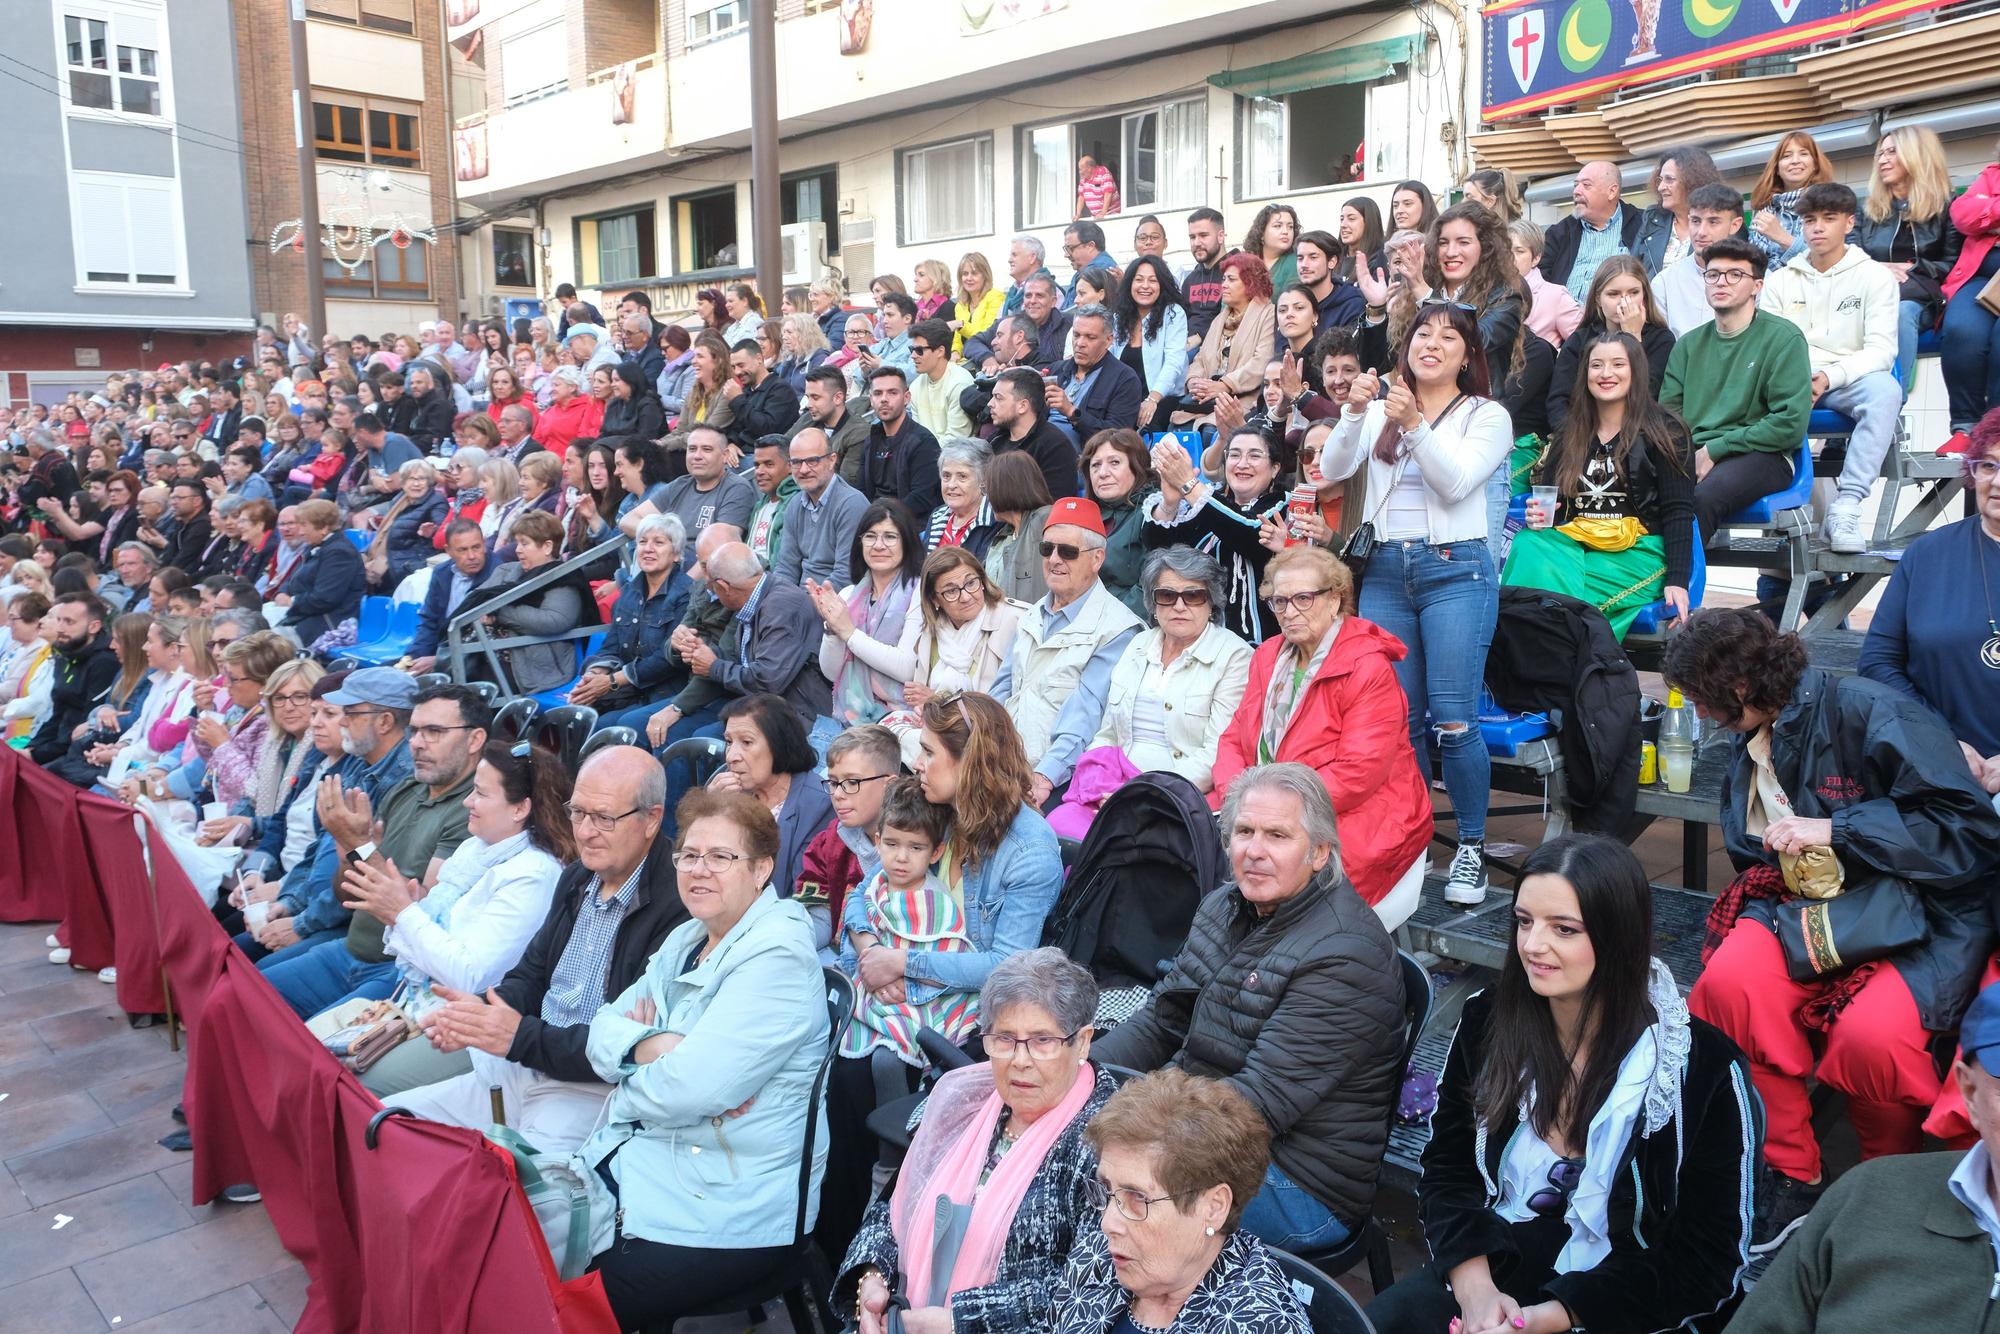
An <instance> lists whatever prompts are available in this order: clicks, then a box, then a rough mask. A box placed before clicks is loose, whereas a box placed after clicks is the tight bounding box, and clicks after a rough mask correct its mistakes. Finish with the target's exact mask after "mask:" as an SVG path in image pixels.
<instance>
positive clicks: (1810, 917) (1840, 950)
mask: <svg viewBox="0 0 2000 1334" xmlns="http://www.w3.org/2000/svg"><path fill="white" fill-rule="evenodd" d="M1773 917H1774V918H1775V920H1776V921H1777V925H1778V945H1779V947H1780V948H1782V949H1783V950H1784V952H1785V971H1786V973H1787V974H1789V975H1790V976H1791V979H1792V981H1794V982H1816V981H1818V980H1820V979H1821V978H1823V977H1826V976H1827V975H1828V974H1831V973H1844V972H1846V971H1847V970H1849V969H1851V968H1856V967H1858V966H1860V965H1861V964H1864V963H1872V962H1873V961H1875V960H1877V959H1886V958H1888V957H1889V956H1890V955H1893V954H1900V953H1901V952H1902V951H1904V950H1906V949H1909V948H1911V947H1912V946H1916V945H1921V944H1923V943H1924V942H1925V941H1926V940H1928V939H1930V934H1931V927H1930V921H1929V919H1928V918H1926V917H1925V916H1924V904H1923V899H1922V898H1921V897H1919V896H1918V894H1917V891H1916V890H1915V889H1914V888H1912V887H1911V885H1910V883H1909V882H1908V881H1907V880H1903V879H1901V878H1900V877H1898V876H1893V875H1884V876H1881V877H1879V878H1878V879H1875V880H1871V881H1869V882H1868V883H1866V884H1863V885H1850V886H1848V887H1847V888H1846V889H1843V890H1842V891H1841V892H1840V893H1839V894H1836V895H1835V896H1834V897H1832V898H1830V899H1806V898H1798V899H1786V900H1785V901H1784V902H1783V903H1781V904H1779V905H1778V907H1777V908H1776V910H1775V911H1774V913H1773Z"/></svg>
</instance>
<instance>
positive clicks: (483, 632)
mask: <svg viewBox="0 0 2000 1334" xmlns="http://www.w3.org/2000/svg"><path fill="white" fill-rule="evenodd" d="M631 544H632V539H631V537H630V536H628V535H627V534H625V533H621V532H619V531H617V530H616V529H613V530H612V534H611V536H610V537H607V538H606V539H605V540H604V541H602V542H600V543H598V544H597V545H596V546H594V547H592V548H590V550H588V551H583V552H579V553H578V554H576V555H574V556H571V557H569V558H568V559H567V560H561V561H557V562H555V563H554V564H552V565H547V566H544V567H543V568H542V569H539V570H536V571H535V572H534V573H533V574H531V575H529V576H528V577H527V578H525V579H522V580H521V581H520V582H519V583H516V584H513V585H511V586H510V587H509V588H508V589H507V590H506V591H505V592H503V593H501V594H499V595H498V596H495V597H492V598H487V599H483V600H481V601H480V602H479V603H477V604H476V605H474V606H472V607H469V608H465V609H463V610H460V611H457V612H454V613H453V614H452V617H451V619H450V620H449V621H447V622H446V623H445V644H446V646H447V648H448V650H449V656H450V658H451V676H452V679H453V680H454V681H463V680H465V679H466V676H465V660H466V654H467V653H471V654H473V655H475V656H481V655H483V656H484V657H485V659H486V662H487V665H488V666H489V667H491V668H492V670H493V680H494V682H495V683H496V684H497V685H498V686H499V687H500V694H501V696H502V697H503V698H512V697H513V696H514V695H515V693H516V692H515V690H514V681H513V678H512V677H510V676H509V675H508V674H507V667H506V664H505V662H503V661H502V660H501V657H500V652H501V650H502V649H510V648H526V647H527V646H529V645H531V644H559V643H562V642H564V641H566V640H571V639H589V638H590V637H591V636H592V635H594V634H597V633H598V632H599V631H601V630H603V629H604V626H603V625H601V624H593V625H577V626H573V627H571V628H570V629H568V630H565V631H563V632H562V633H561V634H554V635H505V636H501V637H499V638H495V637H494V636H493V634H492V633H491V632H490V631H488V629H487V628H486V624H485V619H486V617H488V616H491V615H493V614H494V613H495V612H498V611H500V610H501V609H502V608H505V607H511V606H513V605H514V604H515V603H517V602H519V601H521V599H523V598H525V597H527V596H528V595H529V594H530V593H538V592H540V591H541V590H542V589H544V588H547V587H548V586H549V585H551V584H553V583H556V582H557V581H559V580H561V579H564V578H566V577H567V576H568V575H570V574H571V573H573V572H574V571H576V570H579V569H587V568H589V567H590V566H591V565H594V564H596V563H597V562H599V561H601V560H603V559H604V558H605V557H606V556H615V555H617V554H618V553H620V552H622V551H623V550H624V549H625V548H626V547H628V546H630V545H631Z"/></svg>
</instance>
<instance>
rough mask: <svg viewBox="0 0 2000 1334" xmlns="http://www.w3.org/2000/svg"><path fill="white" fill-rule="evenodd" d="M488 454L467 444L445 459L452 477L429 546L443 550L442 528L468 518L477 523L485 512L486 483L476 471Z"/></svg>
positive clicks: (446, 468) (447, 470)
mask: <svg viewBox="0 0 2000 1334" xmlns="http://www.w3.org/2000/svg"><path fill="white" fill-rule="evenodd" d="M488 457H489V455H488V454H487V453H486V451H485V450H483V449H481V448H480V447H479V446H478V445H466V446H464V447H463V448H461V449H460V450H459V451H458V452H457V453H456V454H453V455H452V456H451V458H449V459H448V460H446V461H445V465H444V468H445V475H446V476H447V477H449V478H450V479H451V495H450V496H449V497H448V498H447V500H446V502H445V512H444V518H442V519H440V520H439V521H438V526H437V532H435V533H433V534H432V535H431V545H432V546H434V547H436V548H437V549H438V550H439V551H443V550H444V534H445V530H446V529H447V528H449V527H451V525H452V524H453V523H454V522H455V521H456V520H459V519H470V520H471V521H472V522H474V523H478V522H479V519H480V516H481V515H483V514H485V513H486V503H487V497H486V486H485V484H484V482H482V481H481V480H480V476H479V470H480V468H482V467H483V466H485V463H486V460H487V458H488ZM482 531H483V530H482Z"/></svg>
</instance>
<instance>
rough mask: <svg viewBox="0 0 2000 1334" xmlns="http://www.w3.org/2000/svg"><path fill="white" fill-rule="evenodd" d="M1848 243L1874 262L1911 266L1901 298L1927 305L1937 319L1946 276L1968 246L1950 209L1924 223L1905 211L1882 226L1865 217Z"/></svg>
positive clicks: (1940, 212)
mask: <svg viewBox="0 0 2000 1334" xmlns="http://www.w3.org/2000/svg"><path fill="white" fill-rule="evenodd" d="M1847 241H1848V244H1849V245H1857V246H1860V247H1861V249H1862V250H1864V251H1866V252H1867V254H1868V257H1869V258H1870V259H1877V260H1880V261H1882V262H1883V263H1884V264H1908V265H1910V266H1911V268H1910V276H1909V277H1907V278H1905V279H1904V280H1903V285H1902V288H1901V290H1900V291H1899V292H1898V293H1897V295H1899V296H1900V297H1902V299H1903V300H1905V301H1921V302H1923V303H1924V304H1925V305H1927V306H1930V307H1932V314H1933V315H1935V314H1936V312H1937V309H1938V308H1940V307H1942V306H1943V305H1944V279H1945V275H1946V274H1948V273H1950V272H1951V266H1952V265H1954V264H1956V263H1958V252H1959V250H1960V249H1961V248H1962V247H1963V246H1964V245H1965V237H1964V236H1963V235H1962V234H1961V233H1960V232H1959V230H1958V228H1957V227H1956V226H1954V225H1953V224H1952V221H1951V210H1950V209H1940V210H1938V215H1937V216H1936V217H1934V218H1926V219H1924V220H1923V221H1922V222H1912V221H1911V220H1910V215H1909V213H1908V211H1907V210H1904V209H1896V210H1894V211H1893V212H1891V213H1890V214H1889V216H1888V217H1887V218H1885V219H1884V220H1883V221H1881V222H1876V221H1875V220H1874V219H1873V218H1871V217H1869V216H1868V215H1867V214H1866V213H1863V214H1861V216H1860V217H1858V218H1856V219H1855V220H1854V230H1853V231H1851V232H1849V233H1848V234H1847Z"/></svg>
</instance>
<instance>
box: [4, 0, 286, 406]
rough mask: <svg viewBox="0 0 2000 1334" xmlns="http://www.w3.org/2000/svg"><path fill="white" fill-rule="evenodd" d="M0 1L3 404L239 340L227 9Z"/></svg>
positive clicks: (234, 91)
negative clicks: (0, 39) (0, 42)
mask: <svg viewBox="0 0 2000 1334" xmlns="http://www.w3.org/2000/svg"><path fill="white" fill-rule="evenodd" d="M168 8H169V6H168V5H167V3H166V0H0V31H4V32H5V33H6V41H5V43H4V49H0V74H4V75H5V76H6V77H4V78H0V121H3V122H4V123H5V124H6V125H7V128H8V144H7V152H6V153H5V154H0V195H4V197H5V198H6V199H7V201H8V204H9V215H10V217H9V226H8V228H7V244H6V245H5V246H4V247H0V400H6V401H8V402H13V403H22V402H27V401H30V400H36V401H41V402H45V403H53V402H59V401H60V400H61V399H62V397H63V396H64V395H65V394H66V393H68V392H69V391H70V390H71V389H75V388H84V387H89V388H102V387H103V384H104V376H105V372H106V371H108V370H115V369H121V368H130V367H134V366H139V365H142V364H151V365H157V364H159V363H160V362H162V361H170V360H174V359H177V358H180V357H186V356H203V355H213V354H214V352H215V351H216V350H219V349H221V348H223V347H225V346H227V347H230V348H234V347H236V346H239V345H240V344H241V341H242V339H243V336H244V335H245V334H247V333H248V331H249V330H250V329H251V327H252V314H253V307H252V303H251V294H250V282H249V274H248V269H247V267H246V266H245V264H244V261H243V251H244V235H245V228H246V223H245V217H246V211H247V203H246V199H245V194H244V185H243V169H242V162H243V151H244V147H243V144H242V142H241V140H240V138H239V130H238V124H239V116H238V96H239V93H238V88H239V80H238V79H237V77H236V74H235V70H234V68H233V66H232V62H231V55H230V53H231V46H232V44H231V41H230V14H229V10H228V7H227V6H224V5H220V4H214V5H211V4H192V5H184V4H178V3H177V4H175V5H173V6H172V10H173V14H172V21H171V23H170V22H169V17H168Z"/></svg>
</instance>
